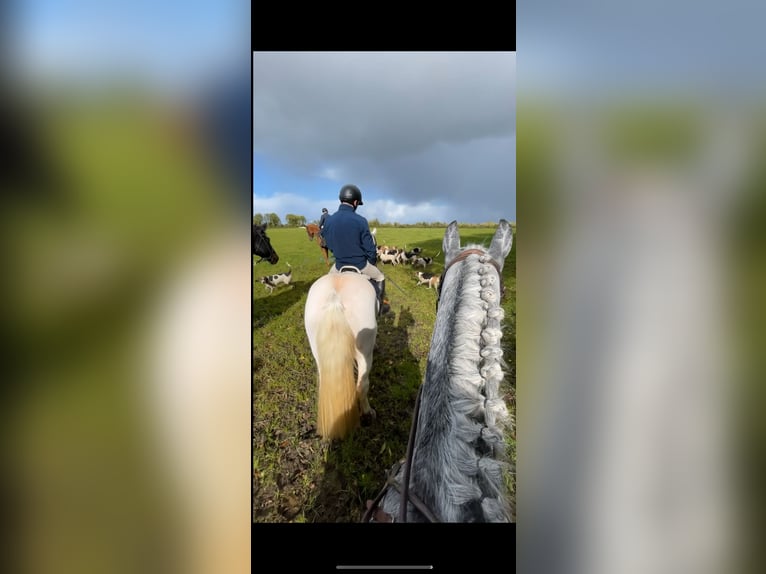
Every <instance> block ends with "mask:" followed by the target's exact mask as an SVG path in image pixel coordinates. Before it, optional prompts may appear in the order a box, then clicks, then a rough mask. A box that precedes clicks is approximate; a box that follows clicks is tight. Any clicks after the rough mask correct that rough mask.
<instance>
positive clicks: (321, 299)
mask: <svg viewBox="0 0 766 574" xmlns="http://www.w3.org/2000/svg"><path fill="white" fill-rule="evenodd" d="M375 301H376V297H375V289H374V288H373V287H372V285H371V284H370V283H369V281H368V280H367V278H366V277H364V276H362V275H356V274H353V275H352V274H345V273H344V274H332V275H324V276H322V277H320V278H319V279H317V281H315V282H314V284H313V285H312V286H311V289H309V294H308V297H307V299H306V307H305V313H304V321H305V326H306V334H307V336H308V339H309V344H310V345H311V352H312V354H313V355H314V360H315V361H316V364H317V370H318V374H319V393H318V395H319V396H318V413H317V414H318V422H317V432H318V433H319V434H320V435H321V436H324V437H327V438H342V437H343V436H345V435H346V434H348V432H350V430H351V429H352V428H353V427H355V426H356V425H357V424H358V421H359V409H358V407H357V399H358V401H359V406H361V409H362V411H363V412H365V413H371V411H372V409H371V408H370V406H369V403H368V402H367V389H368V387H369V372H370V369H371V367H372V352H373V348H374V346H375V339H376V336H377V321H376V315H375ZM355 366H358V367H359V368H358V373H357V374H356V375H355V373H354V367H355ZM373 414H374V413H373Z"/></svg>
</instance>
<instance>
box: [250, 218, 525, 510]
mask: <svg viewBox="0 0 766 574" xmlns="http://www.w3.org/2000/svg"><path fill="white" fill-rule="evenodd" d="M460 231H461V233H460V235H461V244H462V245H465V244H467V243H479V244H483V245H489V242H490V240H491V238H492V235H493V234H494V231H495V228H494V227H485V228H475V227H472V228H461V230H460ZM268 234H269V237H270V238H271V242H272V245H273V246H274V248H275V249H276V251H277V253H278V254H279V256H280V261H279V263H278V264H277V265H276V266H270V265H268V263H265V262H263V263H260V264H258V265H255V266H254V267H253V521H254V522H356V521H358V520H359V519H360V517H361V514H362V512H363V511H364V508H365V506H364V505H365V501H366V500H367V499H372V498H374V497H375V495H376V494H377V493H378V491H379V490H380V489H381V488H382V486H383V483H384V481H385V473H386V472H387V471H388V470H389V469H390V467H391V466H392V465H393V464H394V463H395V462H396V461H397V460H399V459H400V458H402V457H403V456H404V454H405V450H406V444H407V436H408V433H409V428H410V423H411V417H412V410H413V407H414V403H415V396H416V394H417V390H418V387H419V386H420V383H421V382H422V378H423V374H424V373H425V367H426V361H427V357H428V350H429V347H430V342H431V335H432V330H433V325H434V321H435V318H436V292H435V290H433V289H428V288H427V287H425V286H423V285H421V286H417V285H416V281H415V273H416V270H415V269H413V268H412V267H411V266H410V265H397V266H391V265H382V264H381V263H378V265H379V266H380V267H381V269H382V270H383V272H384V273H385V274H386V278H387V284H386V287H387V294H388V297H389V299H390V300H391V306H392V312H391V313H390V314H389V315H387V316H384V317H381V318H380V320H379V323H378V337H377V344H376V348H375V353H374V356H373V369H372V372H371V375H370V391H369V400H370V404H371V405H372V407H373V408H374V409H375V410H376V411H377V419H376V421H375V422H374V423H373V424H372V425H370V426H366V427H361V428H359V429H358V430H357V431H356V432H355V433H354V434H352V435H351V436H350V437H349V438H347V439H346V440H344V441H336V442H334V443H332V444H329V445H328V444H327V443H325V442H323V441H321V440H320V439H319V438H318V437H317V435H316V433H315V432H314V425H315V416H316V406H315V400H316V371H315V368H316V367H315V364H314V359H313V357H312V355H311V349H310V348H309V344H308V339H307V338H306V333H305V329H304V324H303V309H304V305H305V302H306V295H307V293H308V290H309V287H310V286H311V284H312V283H313V282H314V281H315V280H316V279H317V278H318V277H319V276H320V275H322V274H324V273H326V272H327V267H326V265H325V263H324V260H323V258H322V255H321V251H320V249H319V246H318V245H317V244H316V243H315V242H310V241H309V239H308V236H307V234H306V231H305V230H304V229H300V228H272V229H269V231H268ZM443 235H444V229H443V228H390V227H385V228H379V229H378V233H377V239H378V243H379V244H380V245H384V244H387V245H396V246H399V247H404V246H405V245H406V246H407V248H408V249H409V248H412V247H416V246H417V247H421V248H422V249H423V250H424V255H426V256H429V257H434V263H433V264H432V265H431V266H430V267H429V269H428V271H431V272H433V273H441V271H442V270H443V268H444V266H443V264H444V254H443V253H441V245H442V238H443ZM256 259H257V258H254V260H256ZM287 263H290V265H291V266H292V272H293V282H292V283H293V284H292V286H291V287H284V286H282V287H278V288H277V289H275V290H274V293H273V294H269V293H268V291H267V290H266V289H265V287H264V286H263V285H262V284H261V283H259V282H258V277H260V276H262V275H266V274H270V273H275V272H281V271H286V270H287V269H288V267H287ZM503 271H504V272H503V276H504V277H503V279H504V282H505V285H506V295H505V298H504V300H503V307H504V308H505V312H506V318H505V322H504V336H503V348H504V356H505V359H506V362H507V363H508V369H507V371H506V377H505V388H504V391H505V393H506V399H507V401H508V405H509V408H510V410H511V412H513V413H515V360H514V357H515V351H516V336H515V319H516V241H515V237H514V246H513V249H512V251H511V253H510V255H509V256H508V258H507V259H506V262H505V267H504V270H503ZM508 444H509V447H510V448H509V453H510V456H511V459H512V462H513V463H514V465H515V444H516V443H515V427H514V429H513V432H511V433H509V436H508ZM508 486H509V489H510V490H511V497H512V499H513V497H514V496H515V479H514V476H509V477H508Z"/></svg>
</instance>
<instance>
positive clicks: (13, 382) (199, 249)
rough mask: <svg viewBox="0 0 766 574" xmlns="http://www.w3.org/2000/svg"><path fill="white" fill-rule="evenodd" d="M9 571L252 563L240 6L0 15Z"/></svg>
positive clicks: (118, 5) (23, 5) (190, 568)
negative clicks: (0, 29) (0, 41)
mask: <svg viewBox="0 0 766 574" xmlns="http://www.w3.org/2000/svg"><path fill="white" fill-rule="evenodd" d="M2 21H3V23H4V24H5V26H4V30H3V32H4V33H3V34H2V38H3V43H4V45H3V50H2V51H1V52H0V53H2V68H0V69H1V70H2V80H3V81H2V93H1V97H0V117H1V118H2V130H1V131H0V133H1V134H2V136H1V137H2V138H3V142H4V145H3V150H4V153H5V156H6V157H5V161H4V162H3V164H4V169H3V172H4V175H5V177H4V178H3V186H2V187H3V189H2V195H0V197H2V210H0V213H1V214H2V222H1V223H0V234H2V242H0V245H2V247H1V248H0V253H2V269H3V273H2V276H3V281H2V297H0V308H2V312H3V316H2V320H1V321H0V325H2V327H1V328H2V330H3V342H4V345H3V347H4V350H5V353H4V354H3V356H4V361H3V362H4V364H5V368H6V376H5V377H3V382H4V384H3V385H2V387H1V388H2V390H3V400H2V405H3V407H4V416H3V417H2V418H1V420H2V424H3V426H4V429H3V431H4V432H3V433H2V435H1V436H2V439H3V442H2V447H3V452H2V457H1V458H0V462H1V463H2V465H3V469H2V473H1V474H0V479H1V480H2V489H1V492H2V498H3V502H4V503H5V505H4V512H3V514H2V515H3V520H4V521H5V527H6V528H5V532H4V534H5V536H4V537H3V538H4V540H5V543H6V544H7V548H6V549H5V550H6V552H3V553H2V554H1V555H2V560H3V561H5V562H6V564H5V565H6V568H5V571H10V572H78V573H87V572H245V571H247V570H248V569H249V564H250V544H249V537H250V525H249V524H250V523H249V521H250V511H249V509H250V476H251V462H250V460H251V455H250V453H251V448H250V402H249V401H250V358H251V355H250V353H251V350H250V323H251V316H250V307H251V306H250V274H251V270H250V269H251V255H250V231H249V228H250V222H251V195H250V181H251V167H250V166H251V161H250V150H251V137H250V134H251V128H252V112H251V97H250V93H251V77H250V76H251V66H252V61H251V51H250V3H246V2H242V1H227V2H216V1H208V0H192V1H191V2H189V1H187V2H180V1H170V2H168V1H165V2H147V1H144V0H138V1H136V0H132V1H130V2H124V1H116V2H95V1H91V0H72V1H67V0H64V1H51V0H32V1H28V2H27V1H25V2H13V3H11V4H5V5H4V13H3V18H2Z"/></svg>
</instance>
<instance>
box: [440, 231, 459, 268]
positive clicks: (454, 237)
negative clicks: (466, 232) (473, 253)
mask: <svg viewBox="0 0 766 574" xmlns="http://www.w3.org/2000/svg"><path fill="white" fill-rule="evenodd" d="M442 251H444V265H445V266H446V265H449V264H450V262H451V261H452V260H453V259H454V258H455V257H457V254H458V253H459V252H460V231H458V228H457V221H453V222H452V223H450V224H449V225H448V226H447V231H445V232H444V240H443V241H442Z"/></svg>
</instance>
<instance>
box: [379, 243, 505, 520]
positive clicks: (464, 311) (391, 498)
mask: <svg viewBox="0 0 766 574" xmlns="http://www.w3.org/2000/svg"><path fill="white" fill-rule="evenodd" d="M476 248H477V247H476V246H468V247H466V248H465V250H467V249H476ZM478 248H481V247H478ZM465 250H463V251H465ZM474 255H475V254H470V255H468V256H467V258H465V259H463V260H461V261H457V264H456V265H455V266H453V267H452V268H451V269H449V270H448V273H447V274H446V276H445V283H446V284H445V285H444V287H443V292H442V296H441V303H440V305H439V312H438V313H437V318H436V324H435V328H434V335H433V338H432V341H431V350H430V352H429V357H428V366H427V368H426V377H425V381H424V383H423V397H422V401H421V411H420V417H419V420H418V425H417V435H416V447H415V454H414V459H413V469H412V472H411V477H412V483H411V486H410V490H411V491H413V492H415V493H416V494H417V495H418V496H419V497H420V498H421V499H422V500H423V502H424V503H425V504H426V505H427V506H428V507H429V508H430V509H431V510H432V511H433V512H434V513H435V514H436V515H437V516H438V518H439V519H440V520H442V521H445V522H508V521H509V520H510V518H509V517H510V508H509V506H508V503H507V502H506V497H507V493H506V487H505V483H504V480H503V471H504V469H505V468H507V465H506V463H505V461H504V459H505V441H504V434H503V433H504V429H505V427H506V425H507V423H508V421H509V418H510V417H509V414H508V409H507V407H506V405H505V401H504V400H503V398H502V396H501V394H500V383H501V382H502V380H503V376H504V373H503V369H504V367H505V364H504V362H503V358H502V355H503V351H502V347H501V344H500V342H501V339H502V335H503V333H502V328H501V323H502V320H503V318H504V311H503V309H502V307H500V281H499V277H498V275H497V270H496V268H495V266H494V265H493V264H492V263H491V259H490V257H489V255H487V254H486V253H484V254H482V255H478V256H474ZM397 478H398V479H399V480H400V481H401V478H402V472H401V471H400V472H399V474H398V476H397ZM383 507H384V509H385V511H386V512H388V513H392V514H394V515H396V514H398V512H399V493H398V492H396V491H395V490H393V489H389V491H388V492H387V493H386V495H385V498H384V499H383ZM408 520H413V521H418V520H423V517H422V516H420V514H419V513H418V512H416V511H414V510H413V509H412V508H411V507H410V510H409V512H408Z"/></svg>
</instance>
